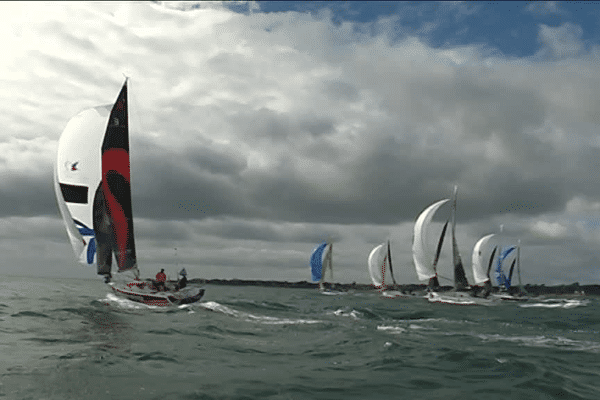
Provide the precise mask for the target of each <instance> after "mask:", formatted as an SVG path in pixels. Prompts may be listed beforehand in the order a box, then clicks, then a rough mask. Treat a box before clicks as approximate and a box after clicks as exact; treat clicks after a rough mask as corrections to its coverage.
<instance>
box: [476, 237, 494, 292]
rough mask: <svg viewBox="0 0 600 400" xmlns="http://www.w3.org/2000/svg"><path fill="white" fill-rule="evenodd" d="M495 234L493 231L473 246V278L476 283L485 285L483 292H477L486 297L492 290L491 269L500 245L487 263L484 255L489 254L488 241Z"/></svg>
mask: <svg viewBox="0 0 600 400" xmlns="http://www.w3.org/2000/svg"><path fill="white" fill-rule="evenodd" d="M494 236H496V235H495V234H494V233H491V234H489V235H486V236H484V237H482V238H481V239H479V240H478V241H477V243H475V246H474V247H473V256H472V260H473V279H474V281H475V284H476V285H483V289H482V290H481V292H479V293H477V294H476V295H477V296H479V297H484V298H486V297H488V296H489V295H490V293H491V291H492V283H491V280H490V270H491V268H492V263H493V261H494V257H495V256H496V251H497V250H498V247H497V246H494V249H493V250H492V253H491V255H490V258H489V262H488V264H487V265H486V264H485V258H484V256H486V255H487V249H488V243H489V242H490V240H491V239H492V238H493V237H494Z"/></svg>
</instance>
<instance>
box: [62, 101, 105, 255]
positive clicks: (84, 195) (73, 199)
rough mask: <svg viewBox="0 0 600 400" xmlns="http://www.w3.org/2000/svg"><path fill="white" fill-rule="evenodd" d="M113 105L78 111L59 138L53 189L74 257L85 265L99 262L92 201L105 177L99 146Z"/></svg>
mask: <svg viewBox="0 0 600 400" xmlns="http://www.w3.org/2000/svg"><path fill="white" fill-rule="evenodd" d="M109 113H110V106H103V107H95V108H90V109H87V110H84V111H82V112H80V113H79V114H77V115H76V116H75V117H73V118H71V120H70V121H69V122H68V123H67V126H66V127H65V129H64V131H63V133H62V134H61V136H60V139H59V141H58V149H57V157H56V164H55V165H54V191H55V194H56V201H57V203H58V208H59V210H60V213H61V215H62V217H63V222H64V223H65V227H66V229H67V234H68V236H69V240H70V241H71V245H72V247H73V251H74V252H75V256H76V257H77V259H78V260H79V261H80V262H81V263H84V264H90V265H91V264H93V263H94V262H95V261H96V237H95V236H96V235H95V232H94V230H93V204H94V195H95V193H96V188H97V187H98V186H99V184H100V180H101V179H102V176H101V170H100V165H101V164H100V151H99V149H100V146H101V145H102V140H103V137H104V132H105V130H106V121H107V119H108V116H109Z"/></svg>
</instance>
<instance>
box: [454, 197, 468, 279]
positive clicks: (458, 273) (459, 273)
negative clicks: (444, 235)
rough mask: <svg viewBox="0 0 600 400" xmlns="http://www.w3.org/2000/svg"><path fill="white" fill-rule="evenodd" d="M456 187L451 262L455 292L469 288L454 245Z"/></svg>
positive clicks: (456, 247)
mask: <svg viewBox="0 0 600 400" xmlns="http://www.w3.org/2000/svg"><path fill="white" fill-rule="evenodd" d="M457 192H458V186H454V195H453V199H452V217H451V218H452V260H453V263H454V288H455V289H456V290H464V289H467V288H468V287H469V282H468V281H467V276H466V275H465V269H464V267H463V264H462V260H461V258H460V252H459V251H458V245H457V244H456V232H455V231H456V197H457Z"/></svg>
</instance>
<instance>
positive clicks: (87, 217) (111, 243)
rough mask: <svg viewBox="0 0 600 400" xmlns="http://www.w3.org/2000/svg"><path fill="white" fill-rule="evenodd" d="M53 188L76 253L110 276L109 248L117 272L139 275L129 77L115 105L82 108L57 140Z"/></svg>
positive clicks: (82, 259)
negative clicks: (128, 106)
mask: <svg viewBox="0 0 600 400" xmlns="http://www.w3.org/2000/svg"><path fill="white" fill-rule="evenodd" d="M54 176H55V183H54V187H55V192H56V197H57V202H58V207H59V210H60V212H61V215H62V217H63V220H64V223H65V226H66V228H67V234H68V235H69V239H70V241H71V244H72V246H73V250H74V251H75V255H76V256H77V258H78V259H79V260H80V261H81V262H84V263H87V264H93V263H94V261H97V263H98V273H99V274H103V275H110V272H111V263H112V253H113V252H114V253H115V256H116V259H117V264H118V266H119V271H125V270H129V269H134V270H135V272H136V275H137V265H136V257H135V244H134V239H133V216H132V211H131V189H130V186H129V182H130V173H129V133H128V121H127V82H125V83H124V85H123V87H122V89H121V92H120V93H119V96H118V98H117V101H116V102H115V103H114V105H111V106H103V107H95V108H91V109H88V110H85V111H82V112H81V113H79V114H78V115H77V116H75V117H73V118H72V119H71V120H70V121H69V123H68V124H67V126H66V128H65V130H64V131H63V133H62V135H61V137H60V140H59V143H58V155H57V160H56V165H55V174H54Z"/></svg>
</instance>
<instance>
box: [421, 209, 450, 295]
mask: <svg viewBox="0 0 600 400" xmlns="http://www.w3.org/2000/svg"><path fill="white" fill-rule="evenodd" d="M449 201H450V199H442V200H439V201H437V202H435V203H433V204H431V205H430V206H429V207H427V208H426V209H425V210H424V211H423V212H422V213H421V214H419V216H418V217H417V220H416V222H415V225H414V228H413V245H412V252H413V261H414V263H415V268H416V270H417V276H418V278H419V280H421V281H428V289H429V290H430V291H435V290H437V289H439V286H440V283H439V280H438V274H437V263H438V260H439V256H440V252H441V250H442V245H443V244H444V236H445V235H446V228H448V221H446V224H445V225H444V228H443V229H442V233H441V235H440V238H439V240H438V244H437V250H436V253H435V256H434V254H433V253H432V251H431V249H430V248H429V228H430V224H431V220H432V219H433V216H434V215H435V213H436V212H437V210H438V209H439V208H440V207H441V206H443V205H444V204H446V203H447V202H449Z"/></svg>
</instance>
